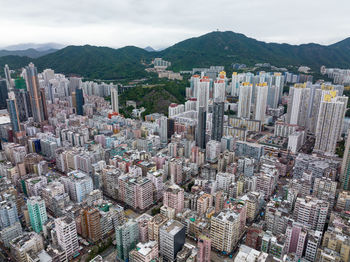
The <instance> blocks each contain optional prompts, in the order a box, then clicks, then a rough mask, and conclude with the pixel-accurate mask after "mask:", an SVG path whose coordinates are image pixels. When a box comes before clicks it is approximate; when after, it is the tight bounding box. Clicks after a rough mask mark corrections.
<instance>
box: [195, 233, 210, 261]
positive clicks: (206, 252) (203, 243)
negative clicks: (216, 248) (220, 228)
mask: <svg viewBox="0 0 350 262" xmlns="http://www.w3.org/2000/svg"><path fill="white" fill-rule="evenodd" d="M210 253H211V239H210V238H209V237H207V236H205V235H200V237H199V238H198V254H197V261H198V262H210Z"/></svg>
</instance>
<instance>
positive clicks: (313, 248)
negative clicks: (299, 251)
mask: <svg viewBox="0 0 350 262" xmlns="http://www.w3.org/2000/svg"><path fill="white" fill-rule="evenodd" d="M321 239H322V232H321V231H314V230H309V231H308V236H307V243H306V247H305V255H304V257H305V259H306V260H307V261H310V262H314V261H316V256H317V250H318V248H319V246H320V244H321Z"/></svg>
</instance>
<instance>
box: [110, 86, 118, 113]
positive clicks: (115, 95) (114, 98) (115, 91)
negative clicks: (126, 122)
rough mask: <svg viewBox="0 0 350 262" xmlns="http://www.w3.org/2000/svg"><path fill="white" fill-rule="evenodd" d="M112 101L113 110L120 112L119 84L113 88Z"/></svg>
mask: <svg viewBox="0 0 350 262" xmlns="http://www.w3.org/2000/svg"><path fill="white" fill-rule="evenodd" d="M111 102H112V111H113V112H117V113H119V97H118V86H114V87H112V89H111Z"/></svg>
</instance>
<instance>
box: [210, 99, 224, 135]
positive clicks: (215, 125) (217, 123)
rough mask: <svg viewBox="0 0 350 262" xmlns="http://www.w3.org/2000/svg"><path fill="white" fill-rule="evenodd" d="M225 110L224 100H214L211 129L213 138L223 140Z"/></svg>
mask: <svg viewBox="0 0 350 262" xmlns="http://www.w3.org/2000/svg"><path fill="white" fill-rule="evenodd" d="M224 111H225V104H224V102H214V104H213V116H212V130H211V139H212V140H216V141H221V138H222V135H223V133H224Z"/></svg>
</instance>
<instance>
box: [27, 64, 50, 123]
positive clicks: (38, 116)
mask: <svg viewBox="0 0 350 262" xmlns="http://www.w3.org/2000/svg"><path fill="white" fill-rule="evenodd" d="M25 76H26V77H25V78H26V83H27V88H28V91H29V95H30V100H31V106H32V112H33V118H34V121H35V122H42V121H44V119H45V116H44V107H43V101H42V99H41V92H40V86H39V79H38V72H37V69H36V67H35V66H34V64H32V63H30V64H29V65H28V66H26V67H25Z"/></svg>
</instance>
